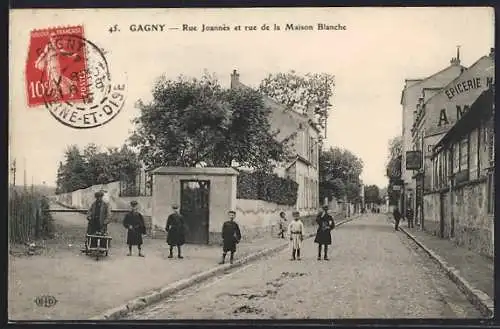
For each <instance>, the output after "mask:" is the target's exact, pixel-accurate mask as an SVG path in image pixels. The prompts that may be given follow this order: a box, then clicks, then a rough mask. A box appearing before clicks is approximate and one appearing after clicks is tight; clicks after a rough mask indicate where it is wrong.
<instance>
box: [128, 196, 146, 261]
mask: <svg viewBox="0 0 500 329" xmlns="http://www.w3.org/2000/svg"><path fill="white" fill-rule="evenodd" d="M130 206H131V209H130V212H128V213H127V214H126V215H125V218H124V219H123V226H125V228H126V229H127V245H128V255H127V256H132V246H137V249H138V250H139V257H144V255H143V254H142V252H141V246H142V235H143V234H146V225H145V224H144V217H142V214H141V213H140V212H138V211H137V201H132V202H130Z"/></svg>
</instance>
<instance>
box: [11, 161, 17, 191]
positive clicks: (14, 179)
mask: <svg viewBox="0 0 500 329" xmlns="http://www.w3.org/2000/svg"><path fill="white" fill-rule="evenodd" d="M16 170H17V168H16V159H14V161H12V166H11V167H10V171H11V172H12V185H13V186H16Z"/></svg>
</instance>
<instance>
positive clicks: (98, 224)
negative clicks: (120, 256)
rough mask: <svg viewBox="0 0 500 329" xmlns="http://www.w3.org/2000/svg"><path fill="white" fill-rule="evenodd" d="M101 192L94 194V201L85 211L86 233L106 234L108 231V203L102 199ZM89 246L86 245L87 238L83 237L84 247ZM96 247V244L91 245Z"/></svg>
mask: <svg viewBox="0 0 500 329" xmlns="http://www.w3.org/2000/svg"><path fill="white" fill-rule="evenodd" d="M103 195H104V194H103V193H102V192H96V193H95V194H94V196H95V201H94V202H93V203H92V205H91V206H90V208H89V210H88V212H87V221H88V223H87V234H89V235H95V234H98V233H101V234H106V233H107V232H108V224H109V220H110V218H111V214H110V209H109V205H108V204H107V203H106V202H104V201H103V200H102V197H103ZM87 247H89V246H88V245H87V239H85V249H87ZM92 247H96V246H92Z"/></svg>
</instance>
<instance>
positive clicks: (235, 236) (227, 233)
mask: <svg viewBox="0 0 500 329" xmlns="http://www.w3.org/2000/svg"><path fill="white" fill-rule="evenodd" d="M228 215H229V220H228V221H226V222H225V223H224V224H223V225H222V243H223V245H222V261H221V262H220V263H219V264H224V262H225V260H226V254H227V253H228V252H230V253H231V256H230V258H229V263H230V264H232V263H233V260H234V253H235V252H236V245H237V244H238V243H239V242H240V240H241V232H240V227H239V226H238V224H237V223H236V222H235V221H234V218H235V217H236V212H234V211H232V210H231V211H229V212H228Z"/></svg>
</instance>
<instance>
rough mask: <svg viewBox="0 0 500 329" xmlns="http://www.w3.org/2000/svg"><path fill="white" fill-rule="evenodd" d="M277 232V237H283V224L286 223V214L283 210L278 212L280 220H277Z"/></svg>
mask: <svg viewBox="0 0 500 329" xmlns="http://www.w3.org/2000/svg"><path fill="white" fill-rule="evenodd" d="M278 224H279V233H278V237H279V238H281V239H284V238H285V225H286V214H285V212H284V211H282V212H280V221H279V223H278Z"/></svg>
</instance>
